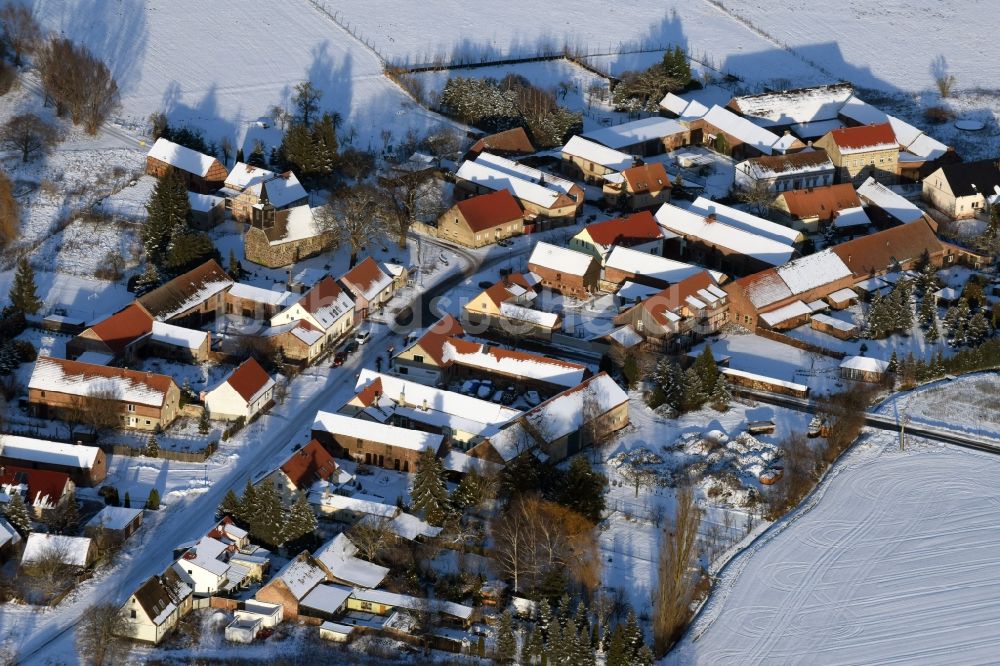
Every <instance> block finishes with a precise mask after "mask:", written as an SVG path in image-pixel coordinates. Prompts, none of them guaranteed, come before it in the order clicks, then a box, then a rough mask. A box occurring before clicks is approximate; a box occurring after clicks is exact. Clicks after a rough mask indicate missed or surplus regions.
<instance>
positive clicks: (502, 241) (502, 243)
mask: <svg viewBox="0 0 1000 666" xmlns="http://www.w3.org/2000/svg"><path fill="white" fill-rule="evenodd" d="M513 244H514V241H512V240H510V239H509V238H501V239H500V240H498V241H497V245H499V246H500V247H510V246H511V245H513Z"/></svg>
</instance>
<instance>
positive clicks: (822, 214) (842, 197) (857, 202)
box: [778, 183, 861, 220]
mask: <svg viewBox="0 0 1000 666" xmlns="http://www.w3.org/2000/svg"><path fill="white" fill-rule="evenodd" d="M778 196H780V197H783V198H784V199H785V206H787V207H788V212H789V213H790V214H791V215H792V216H794V217H796V218H799V219H802V218H807V217H819V218H820V219H822V220H828V219H831V218H832V217H833V214H834V213H835V212H837V211H839V210H844V209H845V208H857V207H860V206H861V199H859V198H858V193H857V191H856V190H855V189H854V186H853V185H851V184H850V183H841V184H839V185H828V186H826V187H810V188H808V189H804V190H791V191H790V192H782V193H781V194H779V195H778Z"/></svg>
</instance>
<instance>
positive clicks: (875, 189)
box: [858, 176, 924, 224]
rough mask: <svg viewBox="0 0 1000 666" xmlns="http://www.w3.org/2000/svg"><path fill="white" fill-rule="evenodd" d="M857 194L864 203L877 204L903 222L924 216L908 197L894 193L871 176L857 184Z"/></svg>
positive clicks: (913, 220)
mask: <svg viewBox="0 0 1000 666" xmlns="http://www.w3.org/2000/svg"><path fill="white" fill-rule="evenodd" d="M858 196H859V197H861V199H862V200H863V201H865V202H866V203H869V204H874V205H875V206H878V207H879V208H881V209H882V210H884V211H885V212H886V213H888V214H889V215H891V216H892V217H894V218H896V219H897V220H899V221H900V222H902V223H903V224H906V223H907V222H915V221H916V220H919V219H922V218H923V216H924V212H923V211H922V210H920V209H919V208H917V207H916V206H915V205H914V204H913V203H911V202H910V201H909V200H908V199H906V198H905V197H903V196H901V195H899V194H896V193H895V192H893V191H892V190H891V189H889V188H888V187H886V186H885V185H883V184H882V183H880V182H878V181H877V180H875V178H874V177H873V176H869V177H868V180H866V181H865V182H863V183H862V184H861V185H859V186H858Z"/></svg>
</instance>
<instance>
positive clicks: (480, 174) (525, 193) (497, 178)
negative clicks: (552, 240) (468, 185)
mask: <svg viewBox="0 0 1000 666" xmlns="http://www.w3.org/2000/svg"><path fill="white" fill-rule="evenodd" d="M455 176H456V177H457V178H460V179H462V180H467V181H469V182H472V183H476V184H477V185H482V186H483V187H488V188H490V189H491V190H502V189H505V190H507V191H508V192H510V193H511V194H512V195H514V197H515V198H517V199H523V200H525V201H528V202H530V203H533V204H536V205H538V206H542V207H543V208H551V207H552V206H553V205H555V203H556V201H557V199H559V197H560V196H562V195H567V194H569V192H570V190H571V189H572V188H573V187H574V184H573V183H572V182H571V181H568V180H566V179H564V178H559V177H558V176H553V175H552V174H549V173H545V172H543V171H539V170H538V169H533V168H532V167H528V166H525V165H523V164H518V163H517V162H514V161H512V160H508V159H506V158H503V157H498V156H496V155H493V154H491V153H480V155H479V156H478V157H477V158H476V159H475V160H466V161H464V162H462V165H461V166H460V167H459V168H458V171H457V172H456V174H455Z"/></svg>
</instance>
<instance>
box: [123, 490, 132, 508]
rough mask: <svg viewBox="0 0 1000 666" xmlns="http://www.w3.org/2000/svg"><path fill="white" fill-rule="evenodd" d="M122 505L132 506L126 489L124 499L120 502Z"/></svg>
mask: <svg viewBox="0 0 1000 666" xmlns="http://www.w3.org/2000/svg"><path fill="white" fill-rule="evenodd" d="M122 506H123V507H125V508H126V509H131V508H132V498H131V497H129V496H128V491H127V490H126V491H125V500H124V501H123V502H122Z"/></svg>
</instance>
